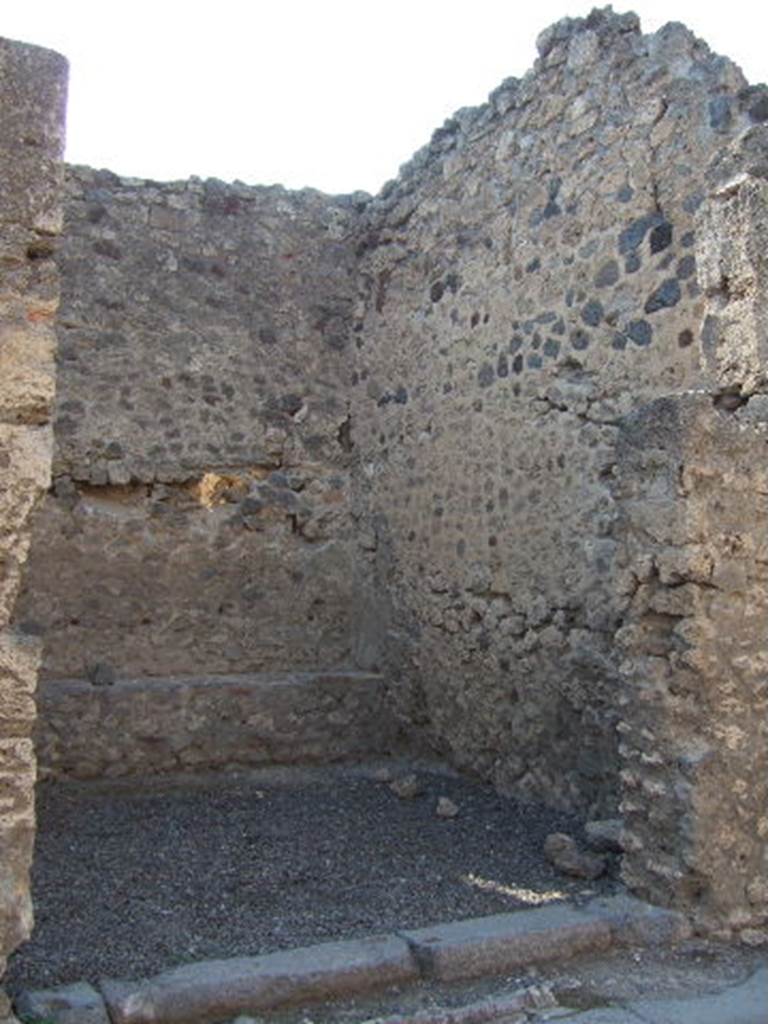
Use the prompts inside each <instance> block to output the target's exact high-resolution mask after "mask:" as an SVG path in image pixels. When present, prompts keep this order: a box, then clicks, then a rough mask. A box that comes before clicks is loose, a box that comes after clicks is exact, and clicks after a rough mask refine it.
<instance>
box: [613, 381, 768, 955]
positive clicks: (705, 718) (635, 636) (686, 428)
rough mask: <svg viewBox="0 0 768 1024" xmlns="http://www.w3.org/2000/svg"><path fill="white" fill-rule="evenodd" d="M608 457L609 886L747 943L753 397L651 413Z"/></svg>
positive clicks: (753, 643) (764, 650) (766, 768)
mask: <svg viewBox="0 0 768 1024" xmlns="http://www.w3.org/2000/svg"><path fill="white" fill-rule="evenodd" d="M619 452H620V455H621V459H620V463H619V465H620V471H619V478H618V495H619V498H620V502H621V507H622V513H623V517H622V518H623V522H624V533H623V539H622V555H621V561H622V567H623V571H624V574H625V575H624V579H625V589H626V592H627V593H628V595H629V596H630V604H629V608H628V611H627V614H626V619H625V622H624V624H623V626H622V629H621V630H620V632H619V637H618V639H619V641H620V645H621V650H622V651H623V654H624V662H623V664H622V669H623V673H624V677H625V679H624V688H623V691H622V701H621V703H622V704H623V707H622V720H621V721H620V722H619V732H620V735H621V745H620V749H621V756H622V763H623V769H622V773H621V777H622V785H623V799H622V814H623V817H624V824H625V832H624V836H623V844H624V848H625V851H626V852H625V857H624V864H623V874H624V878H625V881H626V882H627V883H628V885H629V886H630V887H631V889H632V890H633V891H634V892H636V893H638V894H639V895H641V896H643V897H645V898H646V899H650V900H651V902H654V903H662V904H667V905H670V904H671V905H675V906H680V907H684V908H688V909H692V910H694V911H695V914H696V916H697V918H698V921H699V923H700V924H701V925H702V926H705V927H712V926H715V925H716V926H719V927H722V926H726V927H729V928H734V929H739V930H744V929H746V935H745V938H746V939H747V940H748V941H749V940H750V938H751V937H752V936H753V935H754V934H756V933H755V929H756V928H759V927H760V926H761V925H765V924H766V923H768V810H767V809H768V680H767V679H766V669H767V668H768V637H767V636H766V629H765V623H766V616H768V522H767V519H766V494H768V458H766V456H768V398H766V396H765V395H763V396H757V397H753V398H751V399H750V401H749V403H748V404H745V405H744V406H740V407H739V408H738V409H736V410H732V411H730V412H729V411H727V410H726V409H723V408H721V407H718V406H717V405H715V404H713V401H712V398H711V396H709V395H702V394H698V395H697V394H690V395H684V396H676V397H670V398H665V399H659V400H658V401H656V402H654V403H651V404H650V405H649V406H647V407H646V408H645V409H643V410H641V411H640V412H639V413H637V414H636V415H635V416H634V417H631V418H629V419H628V420H627V421H626V423H625V424H624V429H623V432H622V443H621V445H620V447H619ZM763 937H764V936H763Z"/></svg>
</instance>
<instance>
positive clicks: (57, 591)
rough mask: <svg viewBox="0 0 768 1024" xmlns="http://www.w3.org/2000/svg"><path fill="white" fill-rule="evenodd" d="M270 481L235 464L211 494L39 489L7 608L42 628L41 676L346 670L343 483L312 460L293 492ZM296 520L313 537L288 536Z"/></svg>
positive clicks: (350, 568)
mask: <svg viewBox="0 0 768 1024" xmlns="http://www.w3.org/2000/svg"><path fill="white" fill-rule="evenodd" d="M211 475H212V474H211ZM281 477H283V474H282V473H280V472H278V471H275V472H274V473H271V474H268V475H267V476H266V484H265V485H264V486H262V485H260V484H259V481H258V478H254V476H253V474H252V473H251V472H245V471H242V472H241V471H237V472H234V471H233V472H232V473H230V474H228V475H227V477H226V478H225V481H224V483H225V484H226V486H222V487H221V488H220V490H219V492H218V496H217V493H216V492H214V494H213V496H211V495H208V494H207V492H205V493H204V492H203V490H202V489H201V487H200V486H198V485H164V484H163V485H158V484H155V485H144V484H138V485H125V486H120V487H112V486H103V487H92V486H90V485H75V484H72V485H71V488H69V489H67V488H65V489H64V493H63V494H61V495H59V494H51V495H49V496H48V498H47V499H46V503H45V505H44V507H43V509H42V510H41V513H40V514H39V515H38V516H37V517H36V522H35V529H34V533H33V537H32V557H31V559H30V562H29V565H28V570H27V573H26V576H25V587H24V589H23V592H22V595H21V596H20V599H19V605H18V608H17V613H16V619H17V621H18V622H19V624H20V625H21V626H22V627H23V628H25V629H28V630H31V631H33V632H37V633H42V634H44V637H45V650H46V656H45V659H46V660H45V664H44V669H43V676H44V677H47V678H73V677H81V678H90V677H91V675H92V672H93V668H94V666H97V665H103V666H109V667H110V668H111V670H112V672H113V674H114V675H115V676H116V677H117V678H121V677H122V678H126V677H136V676H174V675H189V674H199V673H200V672H207V673H211V674H229V673H237V672H263V671H295V670H315V669H326V668H333V667H338V666H348V665H349V664H350V662H351V607H352V598H351V587H352V583H351V581H352V577H353V572H354V563H353V551H352V544H351V540H350V529H349V523H348V521H347V512H346V502H347V500H348V494H349V487H348V480H347V478H346V476H338V475H336V474H335V473H333V472H330V471H328V470H327V469H321V468H320V467H317V468H316V469H314V470H313V471H312V473H311V483H310V484H309V491H307V489H303V490H302V491H301V492H299V491H295V490H293V489H291V487H289V486H288V485H287V484H286V483H285V481H284V479H282V480H280V479H278V478H281ZM272 479H274V481H275V482H274V484H272V483H271V482H270V481H271V480H272ZM267 489H268V490H269V492H270V493H269V497H268V498H266V497H265V498H261V497H259V494H260V493H261V494H263V493H264V491H265V490H267ZM56 490H57V491H58V490H59V485H57V487H56ZM299 516H303V517H304V519H303V520H302V521H303V522H304V523H306V524H307V525H309V524H312V523H315V524H317V529H318V533H319V536H318V538H317V539H316V540H308V539H307V538H306V537H305V536H303V535H302V534H301V533H300V532H297V530H296V528H295V526H294V524H295V522H296V520H297V517H299ZM321 523H322V526H320V525H319V524H321Z"/></svg>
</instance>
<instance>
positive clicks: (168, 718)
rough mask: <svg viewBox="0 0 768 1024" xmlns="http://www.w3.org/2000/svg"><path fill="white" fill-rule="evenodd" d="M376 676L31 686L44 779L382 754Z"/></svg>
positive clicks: (384, 740) (388, 732)
mask: <svg viewBox="0 0 768 1024" xmlns="http://www.w3.org/2000/svg"><path fill="white" fill-rule="evenodd" d="M397 732H398V730H397V726H396V723H395V721H394V718H393V717H392V716H391V715H390V714H389V712H388V710H387V708H386V705H385V699H384V680H383V677H382V676H379V675H374V674H370V673H362V672H302V673H295V674H274V673H267V674H249V675H236V676H184V677H173V678H144V679H127V680H119V681H116V682H114V683H112V684H110V685H106V686H95V685H93V684H91V683H90V682H88V681H87V680H72V679H67V680H54V681H49V682H44V683H41V684H40V687H39V692H38V725H37V738H36V740H37V752H38V759H39V765H40V774H41V777H42V778H65V777H72V778H90V777H95V776H100V777H105V776H106V777H115V776H119V775H130V774H145V773H154V772H167V771H191V770H195V771H202V770H206V769H217V768H227V767H239V766H243V767H252V766H256V765H270V764H296V763H304V764H307V763H322V762H330V761H340V760H345V759H354V758H357V757H363V756H368V757H370V756H375V755H377V754H386V753H389V752H391V751H392V750H393V748H394V747H395V746H396V741H397Z"/></svg>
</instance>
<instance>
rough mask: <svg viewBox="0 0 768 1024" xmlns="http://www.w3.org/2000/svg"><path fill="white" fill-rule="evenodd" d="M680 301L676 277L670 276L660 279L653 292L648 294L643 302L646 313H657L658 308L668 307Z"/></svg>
mask: <svg viewBox="0 0 768 1024" xmlns="http://www.w3.org/2000/svg"><path fill="white" fill-rule="evenodd" d="M679 301H680V285H679V283H678V281H677V280H676V278H673V277H670V278H668V279H667V280H666V281H662V283H661V284H660V285H659V287H658V288H657V289H656V291H655V292H652V293H651V294H650V295H649V296H648V301H647V302H646V303H645V312H646V313H657V312H658V311H659V310H660V309H670V308H671V307H672V306H676V305H677V304H678V302H679Z"/></svg>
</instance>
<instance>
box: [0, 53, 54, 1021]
mask: <svg viewBox="0 0 768 1024" xmlns="http://www.w3.org/2000/svg"><path fill="white" fill-rule="evenodd" d="M66 70H67V69H66V62H65V61H64V59H63V58H62V57H59V55H58V54H55V53H51V52H50V51H48V50H42V49H39V48H38V47H34V46H26V45H24V44H21V43H14V42H10V41H9V40H7V39H0V977H2V974H3V973H4V970H5V962H6V957H7V955H8V953H9V952H10V951H11V950H13V949H14V948H15V947H16V946H17V945H18V944H19V943H20V942H21V941H22V940H23V939H25V938H26V937H27V936H28V934H29V930H30V927H31V924H32V906H31V901H30V896H29V865H30V862H31V859H32V845H33V840H34V782H35V756H34V749H33V746H32V740H31V738H30V734H31V730H32V724H33V720H34V713H35V711H34V690H35V682H36V677H37V664H38V659H39V649H38V645H37V643H36V642H35V641H32V640H24V639H23V638H21V637H19V636H17V635H16V634H15V633H14V632H13V631H11V630H9V629H8V628H7V627H8V622H9V619H10V616H11V613H12V611H13V606H14V602H15V600H16V595H17V592H18V589H19V586H20V583H21V568H22V566H23V564H24V561H25V559H26V557H27V551H28V548H29V534H30V526H29V516H30V513H31V511H32V509H33V508H34V506H35V505H36V503H37V502H38V500H39V499H40V497H41V495H42V493H43V491H44V489H45V488H46V487H47V486H48V482H49V480H50V466H51V442H52V433H51V430H50V427H49V426H48V425H47V421H48V415H49V409H50V404H51V399H52V397H53V380H54V372H53V371H54V366H53V348H54V344H53V330H52V318H53V315H54V313H55V311H56V305H57V302H58V285H57V282H58V276H57V273H56V269H55V267H54V265H53V263H52V261H51V259H50V257H51V255H52V251H53V236H55V234H56V233H57V231H58V229H59V226H60V221H61V206H60V200H61V196H60V186H61V171H62V167H61V153H62V148H63V131H64V99H65V92H66V79H67V74H66ZM0 1003H2V1004H3V1008H0V1013H3V1014H4V1003H5V997H4V996H3V995H2V994H1V993H0Z"/></svg>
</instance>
